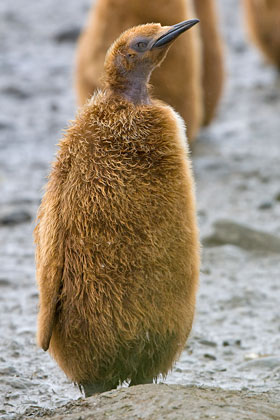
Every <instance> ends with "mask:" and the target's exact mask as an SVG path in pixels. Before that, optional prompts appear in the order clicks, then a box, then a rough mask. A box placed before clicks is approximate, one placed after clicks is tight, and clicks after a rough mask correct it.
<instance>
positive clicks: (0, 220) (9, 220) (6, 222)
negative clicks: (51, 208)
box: [0, 210, 32, 226]
mask: <svg viewBox="0 0 280 420" xmlns="http://www.w3.org/2000/svg"><path fill="white" fill-rule="evenodd" d="M31 219H32V217H31V215H30V214H29V213H27V211H25V210H16V211H14V212H11V213H8V214H4V215H2V216H0V226H1V225H3V226H14V225H18V224H19V223H26V222H30V220H31Z"/></svg>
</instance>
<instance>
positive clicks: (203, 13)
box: [194, 0, 225, 125]
mask: <svg viewBox="0 0 280 420" xmlns="http://www.w3.org/2000/svg"><path fill="white" fill-rule="evenodd" d="M215 1H216V0H194V7H195V12H196V14H197V16H198V18H199V20H200V25H199V29H200V34H201V47H202V87H203V104H204V121H203V123H204V125H208V124H210V122H211V121H212V120H213V118H214V117H215V114H216V111H217V107H218V105H219V101H220V98H221V96H222V92H223V86H224V79H225V70H224V53H223V42H222V37H221V34H220V32H219V22H218V11H217V7H216V3H215Z"/></svg>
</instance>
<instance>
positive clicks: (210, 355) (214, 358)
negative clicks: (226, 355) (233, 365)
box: [203, 353, 217, 360]
mask: <svg viewBox="0 0 280 420" xmlns="http://www.w3.org/2000/svg"><path fill="white" fill-rule="evenodd" d="M203 356H204V357H205V358H206V359H209V360H217V358H216V356H214V355H213V354H209V353H205V354H204V355H203Z"/></svg>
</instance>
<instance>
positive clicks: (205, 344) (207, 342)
mask: <svg viewBox="0 0 280 420" xmlns="http://www.w3.org/2000/svg"><path fill="white" fill-rule="evenodd" d="M199 343H200V344H202V345H203V346H208V347H217V344H216V343H215V342H214V341H210V340H204V339H201V340H199Z"/></svg>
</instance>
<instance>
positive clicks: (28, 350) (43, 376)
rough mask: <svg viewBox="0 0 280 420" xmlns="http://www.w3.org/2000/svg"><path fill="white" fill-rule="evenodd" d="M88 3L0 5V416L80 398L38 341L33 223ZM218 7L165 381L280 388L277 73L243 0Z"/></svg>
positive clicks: (63, 119)
mask: <svg viewBox="0 0 280 420" xmlns="http://www.w3.org/2000/svg"><path fill="white" fill-rule="evenodd" d="M91 6H92V2H91V1H90V0H79V1H74V0H68V1H66V0H60V1H59V2H58V1H55V0H44V1H42V2H38V1H35V0H29V1H24V0H14V1H13V2H11V1H9V0H2V1H1V3H0V75H1V76H0V110H1V112H0V312H1V313H0V336H1V341H0V380H1V388H2V393H1V403H0V414H1V415H3V416H4V415H5V416H6V418H10V419H12V418H17V414H16V413H20V412H23V411H24V410H26V409H27V410H28V409H29V410H32V407H36V406H40V407H50V408H51V407H56V406H58V405H59V404H62V403H66V402H68V401H69V399H71V398H78V397H79V396H80V393H79V391H78V390H77V389H75V388H74V386H73V385H72V384H71V383H69V381H68V380H67V379H66V378H65V376H64V374H63V373H61V372H60V370H59V368H58V367H57V366H56V364H55V363H54V362H53V361H52V359H51V358H50V356H49V355H48V354H46V353H44V352H43V351H42V350H40V349H38V348H37V347H36V340H35V334H36V314H37V304H38V292H37V287H36V280H35V263H34V246H33V238H32V231H33V229H34V225H35V217H36V211H37V208H38V205H39V203H40V199H41V197H42V194H43V186H44V184H45V183H46V176H47V174H48V172H49V169H50V163H51V161H52V160H53V158H54V154H55V151H56V144H57V143H58V141H59V139H60V138H61V135H62V130H63V129H65V128H66V127H67V125H68V122H69V120H71V119H73V118H74V116H75V113H76V110H77V103H76V97H75V91H74V76H73V75H74V63H75V51H76V43H77V38H78V36H79V33H80V31H81V30H82V28H83V27H84V25H85V22H86V19H87V15H88V11H89V10H90V8H91ZM217 6H218V11H219V22H220V31H221V34H222V37H223V40H224V56H225V57H224V58H225V73H226V78H225V86H224V92H223V96H222V99H221V102H220V104H219V108H218V111H217V115H216V118H215V119H214V120H213V121H212V122H211V124H210V125H209V126H208V127H206V128H201V129H200V131H199V133H198V135H197V137H196V139H195V141H194V142H193V144H192V155H191V159H192V161H193V167H194V172H195V179H196V191H197V207H198V216H199V225H200V231H201V242H202V245H203V250H202V267H201V279H200V291H199V296H198V302H197V314H196V319H195V323H194V326H193V331H192V334H191V337H190V339H189V340H188V343H187V346H186V349H185V350H184V352H183V354H182V356H181V358H180V360H179V361H178V363H177V364H176V367H175V369H174V370H173V372H172V373H170V375H168V377H167V380H166V381H167V383H178V384H193V385H210V386H218V387H223V388H228V389H243V390H246V389H248V390H252V391H259V392H263V391H267V390H271V389H273V390H275V391H278V392H279V391H280V381H279V380H280V350H279V349H280V323H279V301H280V261H279V254H280V222H279V221H280V164H279V161H280V152H279V146H280V145H279V143H280V78H279V74H278V71H277V69H276V67H274V66H273V65H272V64H270V63H268V62H267V61H266V59H265V57H264V56H263V55H262V53H261V52H260V50H258V49H257V48H256V46H255V45H253V44H252V43H251V41H250V40H249V38H248V35H247V32H246V26H247V25H246V24H245V22H244V20H245V19H244V11H243V8H242V4H241V2H240V1H236V0H227V1H223V0H217ZM193 17H195V16H193ZM174 23H176V22H174Z"/></svg>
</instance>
